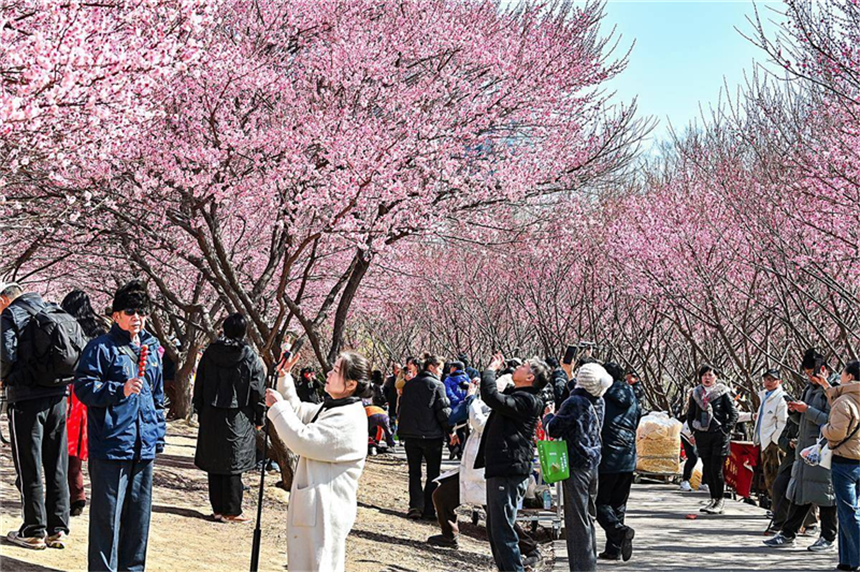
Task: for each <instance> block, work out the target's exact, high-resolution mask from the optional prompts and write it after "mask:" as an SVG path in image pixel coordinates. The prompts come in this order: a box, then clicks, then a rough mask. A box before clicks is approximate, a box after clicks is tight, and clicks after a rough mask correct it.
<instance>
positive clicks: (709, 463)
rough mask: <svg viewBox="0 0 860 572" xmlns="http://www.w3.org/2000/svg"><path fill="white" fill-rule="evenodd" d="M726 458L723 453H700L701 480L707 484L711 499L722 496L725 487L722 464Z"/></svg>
mask: <svg viewBox="0 0 860 572" xmlns="http://www.w3.org/2000/svg"><path fill="white" fill-rule="evenodd" d="M725 464H726V458H725V457H724V456H723V455H708V456H705V455H702V482H704V483H705V484H706V485H708V491H709V492H710V494H711V498H712V499H715V500H716V499H721V498H723V493H724V492H725V489H726V479H725V476H724V475H723V466H724V465H725Z"/></svg>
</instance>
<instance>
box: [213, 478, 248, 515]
mask: <svg viewBox="0 0 860 572" xmlns="http://www.w3.org/2000/svg"><path fill="white" fill-rule="evenodd" d="M208 475H209V502H210V503H211V504H212V512H213V513H215V514H220V515H223V516H239V515H240V514H242V493H243V492H244V491H243V489H242V475H216V474H214V473H208Z"/></svg>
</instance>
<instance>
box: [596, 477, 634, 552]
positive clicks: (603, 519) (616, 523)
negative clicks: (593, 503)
mask: <svg viewBox="0 0 860 572" xmlns="http://www.w3.org/2000/svg"><path fill="white" fill-rule="evenodd" d="M632 485H633V473H601V474H600V475H599V477H598V480H597V523H598V524H599V525H600V528H602V529H603V530H604V531H605V532H606V552H607V553H608V554H611V555H617V554H621V541H622V539H623V538H624V532H625V531H626V530H627V526H625V524H624V517H625V515H626V514H627V499H629V498H630V487H631V486H632Z"/></svg>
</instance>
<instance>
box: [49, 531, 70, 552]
mask: <svg viewBox="0 0 860 572" xmlns="http://www.w3.org/2000/svg"><path fill="white" fill-rule="evenodd" d="M68 539H69V535H68V534H66V533H65V532H63V531H62V530H61V531H60V532H58V533H57V534H52V535H51V536H49V537H48V538H46V539H45V545H46V546H47V547H48V548H59V549H60V550H62V549H63V548H65V547H66V541H67V540H68Z"/></svg>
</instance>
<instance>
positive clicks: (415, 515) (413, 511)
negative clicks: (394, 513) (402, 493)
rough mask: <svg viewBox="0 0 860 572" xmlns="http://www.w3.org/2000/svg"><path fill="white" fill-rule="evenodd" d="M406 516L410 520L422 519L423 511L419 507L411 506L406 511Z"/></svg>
mask: <svg viewBox="0 0 860 572" xmlns="http://www.w3.org/2000/svg"><path fill="white" fill-rule="evenodd" d="M406 518H408V519H410V520H421V511H420V510H418V509H417V508H410V509H409V512H407V513H406Z"/></svg>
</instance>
